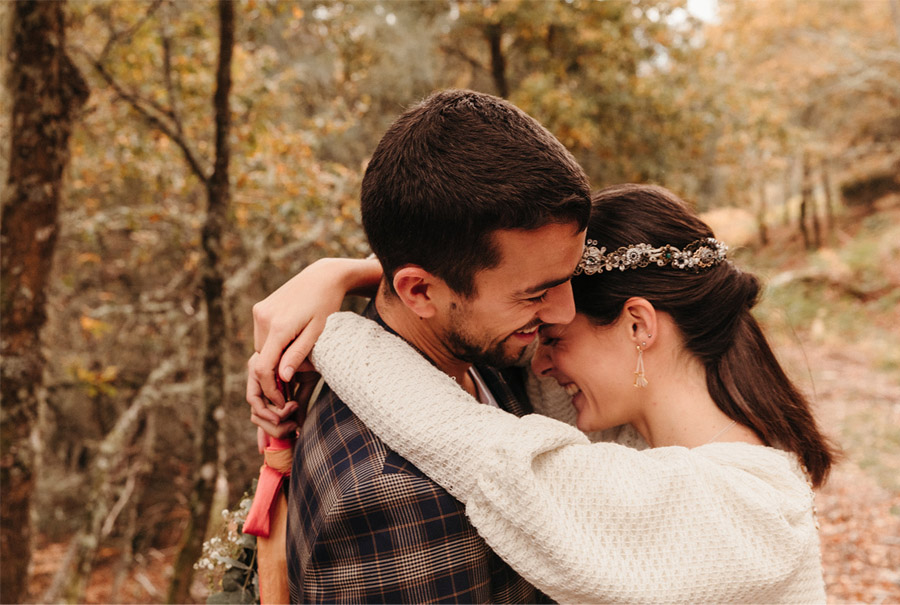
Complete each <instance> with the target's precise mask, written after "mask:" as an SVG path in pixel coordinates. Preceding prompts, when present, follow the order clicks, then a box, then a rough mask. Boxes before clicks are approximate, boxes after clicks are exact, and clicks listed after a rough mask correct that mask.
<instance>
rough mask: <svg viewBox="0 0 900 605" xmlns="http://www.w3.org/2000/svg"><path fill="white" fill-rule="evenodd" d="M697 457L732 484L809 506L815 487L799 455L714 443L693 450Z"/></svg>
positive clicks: (763, 447) (761, 447)
mask: <svg viewBox="0 0 900 605" xmlns="http://www.w3.org/2000/svg"><path fill="white" fill-rule="evenodd" d="M691 453H692V454H693V455H694V456H697V457H698V458H699V459H701V460H704V461H705V462H706V463H708V464H711V465H715V467H717V468H718V469H719V470H720V472H721V473H722V474H723V476H724V477H730V478H731V479H733V481H732V482H729V483H731V484H732V486H740V487H742V488H745V489H746V490H747V491H748V492H749V493H753V492H756V493H757V494H758V495H762V494H764V493H773V492H774V493H777V494H779V496H780V497H781V498H786V499H787V501H790V502H794V503H795V504H796V505H797V506H800V507H801V508H805V507H806V506H807V504H808V501H809V500H810V498H811V497H812V486H811V484H810V481H809V477H808V476H807V473H806V471H805V470H804V469H803V465H802V464H801V463H800V460H799V459H798V458H797V456H796V454H793V453H791V452H786V451H784V450H781V449H778V448H774V447H768V446H765V445H754V444H750V443H742V442H724V443H710V444H708V445H704V446H700V447H697V448H694V449H692V450H691Z"/></svg>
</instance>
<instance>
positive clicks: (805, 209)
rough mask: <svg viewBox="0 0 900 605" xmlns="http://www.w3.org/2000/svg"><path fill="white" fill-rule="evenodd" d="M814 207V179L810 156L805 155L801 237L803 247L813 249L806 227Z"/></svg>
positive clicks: (801, 203)
mask: <svg viewBox="0 0 900 605" xmlns="http://www.w3.org/2000/svg"><path fill="white" fill-rule="evenodd" d="M811 205H812V179H811V178H810V165H809V155H808V154H806V153H804V154H803V182H802V184H801V185H800V217H799V219H798V223H799V227H800V235H802V236H803V247H804V248H806V249H807V250H810V249H811V248H812V240H811V239H810V236H809V228H808V227H807V225H806V222H807V214H808V213H809V211H810V206H811Z"/></svg>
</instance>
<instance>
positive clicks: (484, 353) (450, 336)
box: [444, 314, 531, 368]
mask: <svg viewBox="0 0 900 605" xmlns="http://www.w3.org/2000/svg"><path fill="white" fill-rule="evenodd" d="M461 319H463V318H461V317H460V316H459V315H457V314H454V315H451V318H450V328H449V330H448V331H447V334H446V335H445V337H444V343H445V344H446V345H447V348H448V349H450V352H451V353H453V356H454V357H456V358H457V359H460V360H462V361H467V362H469V363H471V364H474V365H484V366H489V367H492V368H508V367H510V366H516V365H521V364H522V363H523V362H524V361H525V360H526V359H527V358H528V357H530V353H531V347H529V346H528V345H521V346H520V347H518V348H513V349H511V350H507V347H506V345H507V344H508V343H509V340H510V338H512V334H510V335H508V336H507V337H506V338H504V339H503V340H501V341H500V342H498V343H496V344H490V343H484V342H478V341H477V340H476V339H475V338H474V337H472V336H471V335H470V334H469V333H468V332H467V331H466V329H465V328H464V321H460V320H461Z"/></svg>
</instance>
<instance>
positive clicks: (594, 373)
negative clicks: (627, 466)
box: [532, 313, 639, 431]
mask: <svg viewBox="0 0 900 605" xmlns="http://www.w3.org/2000/svg"><path fill="white" fill-rule="evenodd" d="M626 323H627V322H626V320H625V319H624V317H620V318H619V319H618V320H616V322H614V323H612V324H610V325H606V326H596V325H594V324H592V323H591V322H590V321H589V320H588V318H587V317H586V316H584V315H582V314H581V313H577V314H576V315H575V319H574V320H573V321H572V323H570V324H566V325H560V324H553V325H545V326H542V327H541V330H540V336H541V337H540V345H539V347H538V350H537V352H536V353H535V356H534V359H533V360H532V368H533V369H534V372H535V373H536V374H537V375H538V376H549V377H552V378H555V379H556V381H557V382H559V384H560V385H561V386H562V387H563V388H565V389H566V391H567V392H568V393H569V394H570V395H572V396H573V397H572V405H574V406H575V409H576V411H577V412H578V420H577V424H578V428H579V429H581V430H582V431H598V430H602V429H607V428H611V427H614V426H619V425H621V424H626V423H629V422H631V421H632V420H633V419H634V418H635V417H636V413H637V408H638V403H639V401H638V396H639V393H637V392H636V391H638V390H639V389H636V388H634V370H635V365H636V364H637V349H636V348H635V345H634V343H633V342H632V340H631V339H630V338H629V334H630V332H629V329H630V327H629V326H628V325H625V324H626Z"/></svg>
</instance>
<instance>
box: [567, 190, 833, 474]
mask: <svg viewBox="0 0 900 605" xmlns="http://www.w3.org/2000/svg"><path fill="white" fill-rule="evenodd" d="M587 237H588V238H589V239H592V240H597V246H598V247H599V246H605V247H606V249H607V251H610V250H615V249H617V248H619V247H621V246H629V245H632V244H641V243H646V244H650V245H651V246H653V247H654V248H657V247H661V246H664V245H666V244H671V245H672V246H675V247H676V248H679V249H683V248H684V247H685V246H687V245H688V244H690V243H692V242H695V241H697V240H699V239H703V238H707V237H713V232H712V230H711V229H710V228H709V226H708V225H706V224H705V223H704V222H703V221H702V220H701V219H700V218H699V217H698V216H697V215H696V214H695V213H694V212H693V211H691V210H690V208H688V206H687V204H686V203H685V202H684V201H682V200H681V199H679V198H678V197H677V196H676V195H674V194H673V193H671V192H670V191H668V190H666V189H663V188H662V187H656V186H652V185H631V184H629V185H617V186H614V187H608V188H606V189H603V190H601V191H599V192H597V193H596V194H594V196H593V208H592V214H591V220H590V224H589V225H588V234H587ZM572 290H573V292H574V296H575V307H576V309H577V310H578V312H579V313H583V314H584V315H586V316H588V317H589V318H590V319H591V320H592V321H594V322H595V323H597V324H600V325H606V324H610V323H613V322H614V321H615V320H616V319H617V318H618V317H619V315H620V313H621V312H622V309H623V307H624V305H625V301H627V300H628V299H629V298H631V297H633V296H639V297H642V298H646V299H647V300H648V301H649V302H650V303H651V304H652V305H653V306H654V307H655V308H656V309H657V310H659V311H664V312H666V313H668V314H669V315H670V316H671V317H672V319H673V320H674V321H675V323H676V325H677V326H678V328H679V330H680V331H681V334H682V336H683V337H684V343H685V347H686V348H687V350H689V351H690V352H691V353H692V354H693V355H695V356H696V357H697V358H698V359H700V360H701V361H702V363H703V364H704V365H705V367H706V384H707V388H708V389H709V393H710V395H711V396H712V398H713V400H714V401H715V402H716V405H718V406H719V408H720V409H721V410H722V411H723V412H724V413H725V414H726V415H727V416H728V417H730V418H731V419H732V420H736V421H737V422H740V423H741V424H744V425H746V426H748V427H750V428H751V429H753V430H754V431H755V432H756V434H757V435H758V436H759V438H760V439H761V440H762V442H763V443H765V444H766V445H770V446H775V447H780V448H783V449H785V450H787V451H791V452H794V453H796V454H797V455H798V456H799V457H800V459H801V460H802V461H803V463H804V464H805V466H806V468H807V470H808V472H809V474H810V478H811V479H812V482H813V485H815V486H819V485H820V484H821V483H822V482H823V481H824V480H825V478H826V477H827V476H828V472H829V470H830V469H831V465H832V464H833V463H834V461H835V458H836V455H837V449H836V448H835V446H834V445H833V444H832V443H831V442H830V441H829V440H828V439H827V438H826V437H825V436H824V435H823V434H822V433H821V431H820V430H819V428H818V426H817V424H816V421H815V419H814V418H813V415H812V413H811V411H810V406H809V402H808V401H807V400H806V398H805V397H804V396H803V394H802V393H800V391H799V390H798V389H797V387H796V386H794V384H793V383H792V382H791V380H790V379H789V378H788V377H787V376H786V375H785V373H784V370H783V369H782V368H781V366H780V365H779V363H778V360H777V359H776V358H775V355H774V354H773V353H772V349H771V347H770V346H769V343H768V342H767V340H766V337H765V335H764V334H763V332H762V329H761V328H760V326H759V324H758V323H757V322H756V319H755V318H754V317H753V315H752V314H751V312H750V310H751V308H752V307H753V306H754V305H755V304H756V302H757V298H758V296H759V290H760V284H759V281H758V280H757V278H756V277H754V276H753V275H751V274H749V273H745V272H743V271H741V270H740V269H738V268H736V267H735V266H734V265H732V264H731V263H730V262H721V263H719V264H717V265H715V266H713V267H711V268H708V269H706V270H703V271H701V272H699V273H692V272H690V271H684V270H678V269H674V268H672V267H670V266H664V267H659V266H656V265H653V264H651V265H650V266H647V267H643V268H639V269H626V270H625V271H620V270H613V271H608V272H603V273H600V274H597V275H585V274H582V275H578V276H576V277H575V278H573V280H572Z"/></svg>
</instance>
